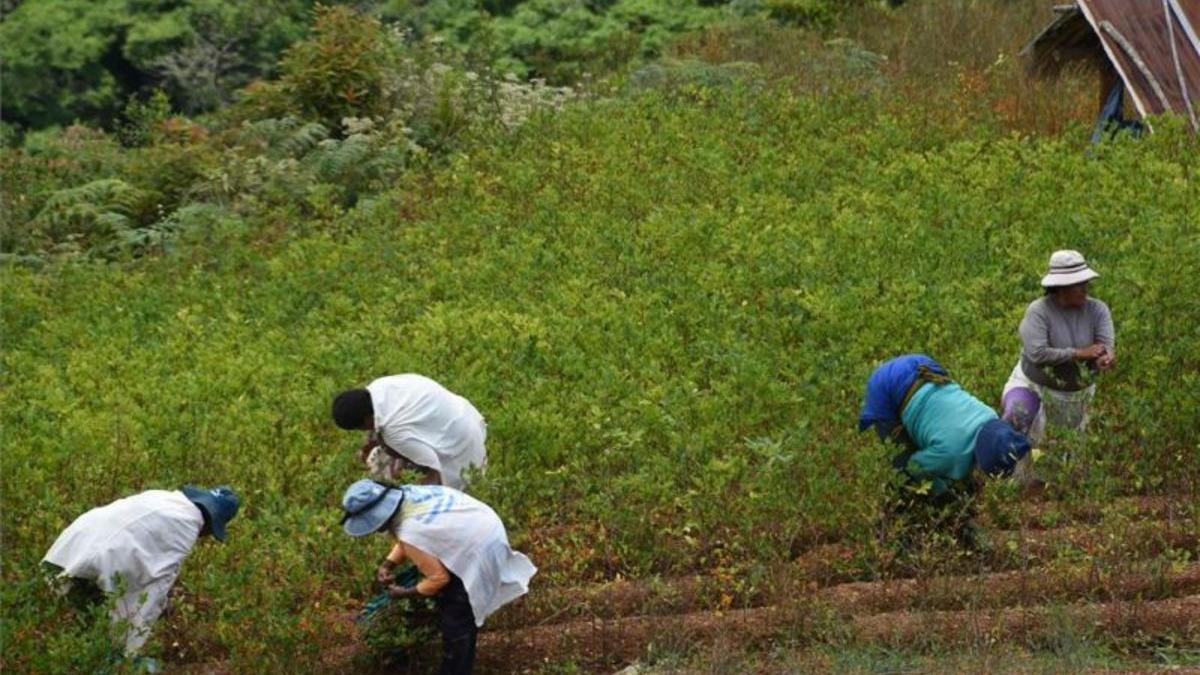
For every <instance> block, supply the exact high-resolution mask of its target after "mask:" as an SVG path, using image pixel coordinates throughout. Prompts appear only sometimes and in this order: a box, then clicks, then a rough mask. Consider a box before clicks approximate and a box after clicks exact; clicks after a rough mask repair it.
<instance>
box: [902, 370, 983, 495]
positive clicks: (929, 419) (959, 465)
mask: <svg viewBox="0 0 1200 675" xmlns="http://www.w3.org/2000/svg"><path fill="white" fill-rule="evenodd" d="M996 417H997V415H996V411H994V410H992V409H991V408H989V407H988V406H986V405H984V403H983V402H982V401H980V400H979V399H977V398H975V397H974V396H972V395H970V394H968V393H967V392H966V391H965V390H964V389H963V388H962V387H960V386H958V385H957V384H954V383H950V384H943V385H937V384H933V383H927V384H925V385H922V386H921V388H920V389H918V390H917V391H916V393H914V394H913V395H912V398H911V399H909V401H908V405H906V406H904V412H902V413H901V414H900V420H901V422H903V423H904V428H905V429H906V430H907V431H908V435H909V438H911V439H912V440H913V443H915V444H916V446H917V451H916V452H915V453H913V455H912V457H911V458H910V459H909V462H908V471H909V473H911V474H913V475H914V476H916V477H917V478H929V479H932V480H933V491H934V493H935V494H937V493H940V492H944V491H945V490H946V487H947V481H948V480H962V479H963V478H965V477H966V476H967V474H968V473H970V472H971V467H973V466H974V465H975V438H976V437H977V436H978V435H979V429H980V428H981V427H982V426H983V425H984V424H985V423H987V422H990V421H991V420H994V419H996Z"/></svg>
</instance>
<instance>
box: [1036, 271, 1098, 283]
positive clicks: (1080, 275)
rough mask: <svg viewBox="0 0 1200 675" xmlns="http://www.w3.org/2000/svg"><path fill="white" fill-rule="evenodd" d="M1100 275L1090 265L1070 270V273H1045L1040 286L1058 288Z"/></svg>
mask: <svg viewBox="0 0 1200 675" xmlns="http://www.w3.org/2000/svg"><path fill="white" fill-rule="evenodd" d="M1098 276H1100V275H1099V274H1097V273H1096V272H1095V271H1093V270H1092V269H1091V268H1090V267H1089V268H1087V269H1082V270H1079V271H1078V272H1071V273H1070V274H1047V275H1046V276H1044V277H1042V288H1059V287H1060V286H1074V285H1075V284H1082V283H1083V282H1085V281H1091V280H1092V279H1095V278H1096V277H1098Z"/></svg>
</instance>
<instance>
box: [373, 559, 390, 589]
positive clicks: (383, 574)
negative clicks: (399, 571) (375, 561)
mask: <svg viewBox="0 0 1200 675" xmlns="http://www.w3.org/2000/svg"><path fill="white" fill-rule="evenodd" d="M394 569H395V567H394V566H392V565H390V564H389V563H386V562H385V563H383V564H382V565H380V566H379V569H377V570H375V581H376V582H377V583H378V584H379V585H381V586H388V585H390V584H391V583H392V570H394Z"/></svg>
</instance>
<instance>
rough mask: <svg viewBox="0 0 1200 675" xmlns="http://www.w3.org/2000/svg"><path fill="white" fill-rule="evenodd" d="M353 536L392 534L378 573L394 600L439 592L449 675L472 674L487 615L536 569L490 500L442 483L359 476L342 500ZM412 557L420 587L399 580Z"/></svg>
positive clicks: (524, 586)
mask: <svg viewBox="0 0 1200 675" xmlns="http://www.w3.org/2000/svg"><path fill="white" fill-rule="evenodd" d="M342 508H343V510H345V512H346V513H345V516H344V517H343V518H342V526H343V527H344V528H345V530H346V533H347V534H349V535H350V536H353V537H361V536H364V535H368V534H371V533H372V532H387V533H389V534H391V535H392V537H393V538H394V539H395V540H396V546H395V547H393V548H392V551H391V553H389V554H388V556H387V558H386V559H385V560H384V561H383V563H382V564H381V565H380V566H379V569H378V570H377V571H376V574H375V577H376V581H377V582H379V583H383V584H390V585H389V587H388V592H389V593H390V594H391V596H392V597H395V598H400V597H404V596H408V595H416V594H419V595H424V596H434V597H435V598H436V600H435V602H436V604H437V609H438V614H439V621H440V626H441V631H442V669H441V672H442V674H443V675H457V674H459V673H470V672H471V667H472V664H473V663H474V661H475V638H476V636H477V635H478V632H479V627H480V626H482V625H483V621H484V619H486V618H487V617H488V615H490V614H491V613H492V612H494V611H496V610H497V609H499V608H500V607H501V606H502V605H504V604H505V603H507V602H510V601H512V600H515V599H516V598H518V597H520V596H522V595H524V594H525V593H526V592H527V591H528V590H529V580H530V579H531V578H532V577H533V575H534V574H535V573H537V568H536V567H534V566H533V563H532V562H530V560H529V558H527V557H525V556H524V555H522V554H520V553H517V552H516V551H513V550H512V548H511V547H510V546H509V544H508V534H507V532H505V530H504V523H502V522H500V518H499V517H498V516H497V515H496V512H495V511H493V510H492V509H491V508H490V507H489V506H488V505H487V504H484V503H483V502H481V501H479V500H477V499H474V498H473V497H469V496H467V495H466V494H464V493H462V492H460V491H458V490H455V489H453V488H447V487H443V486H440V485H404V486H401V487H391V486H388V485H384V484H382V483H377V482H375V481H371V480H360V481H358V482H356V483H354V484H353V485H351V486H350V487H349V489H347V490H346V494H345V495H344V496H343V497H342ZM405 558H408V559H410V560H412V562H413V563H414V564H415V565H416V566H417V570H418V571H419V572H420V573H421V577H422V579H421V581H420V582H418V583H417V584H416V585H415V586H411V587H402V586H398V585H395V584H392V583H391V581H392V570H393V569H394V568H395V567H396V565H398V564H399V563H400V562H402V561H403V560H404V559H405Z"/></svg>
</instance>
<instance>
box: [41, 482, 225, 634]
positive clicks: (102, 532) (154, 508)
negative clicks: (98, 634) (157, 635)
mask: <svg viewBox="0 0 1200 675" xmlns="http://www.w3.org/2000/svg"><path fill="white" fill-rule="evenodd" d="M203 527H204V516H203V515H202V514H201V512H200V509H199V507H197V506H196V505H195V504H193V503H192V502H191V501H190V500H189V499H188V498H187V497H185V496H183V493H182V492H177V491H168V490H147V491H146V492H142V493H140V494H136V495H133V496H131V497H125V498H124V499H118V500H117V501H115V502H113V503H111V504H108V505H107V506H101V507H98V508H94V509H92V510H91V511H88V512H87V513H85V514H83V515H82V516H79V517H78V518H76V519H75V521H74V522H72V523H71V524H70V525H69V526H67V529H65V530H63V532H62V534H60V535H58V539H56V540H55V541H54V545H52V546H51V547H50V550H49V551H47V552H46V556H45V557H44V558H43V561H44V562H48V563H52V564H54V565H57V566H59V567H61V568H62V569H63V571H62V574H60V575H59V576H60V577H62V576H66V577H75V578H79V579H87V580H91V581H94V582H95V583H96V585H97V586H99V587H100V588H101V589H102V590H104V591H105V592H106V593H115V592H117V591H123V594H122V595H121V596H120V597H119V598H117V603H116V606H115V607H114V608H113V611H112V613H111V618H112V620H113V621H114V622H116V621H122V620H124V621H128V622H129V630H128V631H127V632H126V634H125V652H126V653H127V654H135V653H137V651H138V650H139V649H141V647H142V645H143V644H144V643H145V642H146V639H147V638H148V637H149V634H150V626H151V625H152V624H153V623H154V621H155V620H157V619H158V616H159V615H160V614H161V613H162V610H163V608H164V607H166V604H167V593H168V592H169V591H170V590H171V586H172V585H173V584H174V583H175V579H176V578H177V577H178V576H179V567H180V565H181V564H182V563H183V559H184V558H186V557H187V555H188V554H189V553H191V551H192V547H193V546H195V545H196V540H197V539H198V538H199V536H200V530H201V528H203Z"/></svg>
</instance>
